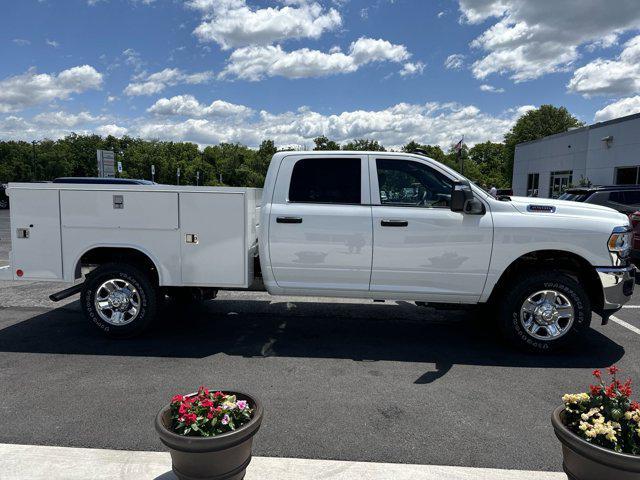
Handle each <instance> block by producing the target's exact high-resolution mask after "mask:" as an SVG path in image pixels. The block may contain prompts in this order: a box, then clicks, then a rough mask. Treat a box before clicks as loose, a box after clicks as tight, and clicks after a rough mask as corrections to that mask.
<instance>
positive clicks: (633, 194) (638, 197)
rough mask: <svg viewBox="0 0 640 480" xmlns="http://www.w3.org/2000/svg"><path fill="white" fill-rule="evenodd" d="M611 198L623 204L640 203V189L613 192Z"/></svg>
mask: <svg viewBox="0 0 640 480" xmlns="http://www.w3.org/2000/svg"><path fill="white" fill-rule="evenodd" d="M609 200H611V201H612V202H615V203H619V204H621V205H640V190H637V191H636V190H627V191H623V192H611V194H610V195H609Z"/></svg>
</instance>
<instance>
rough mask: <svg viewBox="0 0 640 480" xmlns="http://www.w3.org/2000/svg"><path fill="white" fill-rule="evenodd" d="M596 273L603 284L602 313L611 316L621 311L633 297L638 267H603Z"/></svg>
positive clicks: (597, 269)
mask: <svg viewBox="0 0 640 480" xmlns="http://www.w3.org/2000/svg"><path fill="white" fill-rule="evenodd" d="M596 271H597V272H598V277H600V283H602V294H603V300H604V302H603V305H602V311H603V313H605V314H609V315H610V314H611V313H613V312H615V311H617V310H620V309H621V308H622V306H623V305H624V304H625V303H627V302H628V301H629V299H630V298H631V295H633V289H634V286H635V275H636V267H634V266H633V265H630V266H628V267H601V268H596Z"/></svg>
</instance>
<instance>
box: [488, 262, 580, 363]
mask: <svg viewBox="0 0 640 480" xmlns="http://www.w3.org/2000/svg"><path fill="white" fill-rule="evenodd" d="M500 319H501V324H502V329H503V332H504V334H505V336H506V337H507V339H508V340H510V341H512V342H514V343H516V344H517V345H519V346H521V347H525V348H527V349H529V350H533V351H537V352H548V351H551V350H555V349H557V348H559V347H562V346H563V345H566V344H567V343H569V342H571V341H573V340H574V338H575V337H576V335H577V334H578V333H579V332H580V331H582V330H584V329H585V328H587V327H588V326H589V325H590V323H591V304H590V302H589V297H588V296H587V294H586V292H585V291H584V289H583V288H582V287H581V286H580V284H579V283H578V282H576V281H575V280H574V279H573V278H571V277H570V276H569V275H567V274H565V273H562V272H558V271H551V272H546V273H543V272H539V273H531V272H529V274H527V275H522V276H520V277H519V278H517V279H516V280H515V282H514V283H513V287H512V288H511V290H510V291H509V292H508V293H507V294H506V295H505V298H504V300H503V303H502V305H501V307H500Z"/></svg>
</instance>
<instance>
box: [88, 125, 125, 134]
mask: <svg viewBox="0 0 640 480" xmlns="http://www.w3.org/2000/svg"><path fill="white" fill-rule="evenodd" d="M95 131H96V133H97V134H98V135H101V136H103V137H108V136H109V135H113V136H114V137H121V136H123V135H126V134H127V132H128V129H127V128H125V127H119V126H118V125H114V124H108V125H100V126H99V127H98V128H96V130H95Z"/></svg>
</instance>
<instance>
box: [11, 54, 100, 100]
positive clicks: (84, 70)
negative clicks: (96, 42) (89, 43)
mask: <svg viewBox="0 0 640 480" xmlns="http://www.w3.org/2000/svg"><path fill="white" fill-rule="evenodd" d="M101 86H102V74H101V73H99V72H98V71H96V69H95V68H93V67H92V66H90V65H82V66H78V67H73V68H70V69H68V70H63V71H62V72H60V73H58V74H57V75H56V74H48V73H40V74H39V73H36V71H35V69H31V70H29V71H27V72H26V73H23V74H22V75H16V76H13V77H8V78H5V79H4V80H0V112H13V111H18V110H22V109H24V108H27V107H31V106H33V105H37V104H39V103H43V102H50V101H52V100H65V99H67V98H69V97H70V96H71V95H72V94H74V93H82V92H85V91H87V90H96V89H99V88H101Z"/></svg>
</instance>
